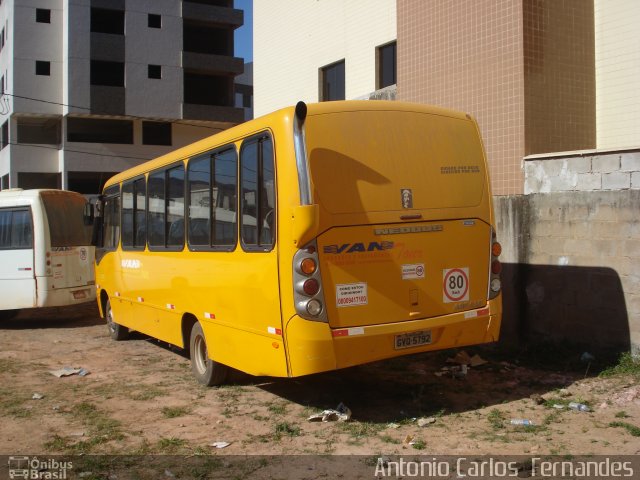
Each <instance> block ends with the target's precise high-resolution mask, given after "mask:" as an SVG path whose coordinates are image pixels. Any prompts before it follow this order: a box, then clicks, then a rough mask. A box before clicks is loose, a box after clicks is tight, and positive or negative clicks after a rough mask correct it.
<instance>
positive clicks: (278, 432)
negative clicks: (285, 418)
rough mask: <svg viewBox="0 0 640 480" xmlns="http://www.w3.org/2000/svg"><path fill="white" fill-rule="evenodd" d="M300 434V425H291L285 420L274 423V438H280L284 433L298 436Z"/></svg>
mask: <svg viewBox="0 0 640 480" xmlns="http://www.w3.org/2000/svg"><path fill="white" fill-rule="evenodd" d="M300 434H301V432H300V427H298V426H297V425H291V424H289V423H287V422H281V423H277V424H276V427H275V432H274V434H273V438H274V439H275V440H280V439H282V437H283V436H284V435H286V436H288V437H299V436H300Z"/></svg>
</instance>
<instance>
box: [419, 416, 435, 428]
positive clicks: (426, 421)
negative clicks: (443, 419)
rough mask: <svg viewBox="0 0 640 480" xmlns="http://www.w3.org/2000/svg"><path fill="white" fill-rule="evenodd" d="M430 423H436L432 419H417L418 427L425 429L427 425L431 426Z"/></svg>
mask: <svg viewBox="0 0 640 480" xmlns="http://www.w3.org/2000/svg"><path fill="white" fill-rule="evenodd" d="M432 423H436V419H435V418H434V417H429V418H419V419H418V426H419V427H426V426H427V425H431V424H432Z"/></svg>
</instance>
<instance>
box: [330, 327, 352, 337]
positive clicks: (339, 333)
mask: <svg viewBox="0 0 640 480" xmlns="http://www.w3.org/2000/svg"><path fill="white" fill-rule="evenodd" d="M331 335H333V336H334V337H346V336H348V335H349V330H347V329H343V330H334V331H333V332H331Z"/></svg>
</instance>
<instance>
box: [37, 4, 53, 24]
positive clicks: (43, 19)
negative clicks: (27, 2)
mask: <svg viewBox="0 0 640 480" xmlns="http://www.w3.org/2000/svg"><path fill="white" fill-rule="evenodd" d="M36 22H38V23H51V10H49V9H47V8H36Z"/></svg>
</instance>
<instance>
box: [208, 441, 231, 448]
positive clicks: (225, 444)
mask: <svg viewBox="0 0 640 480" xmlns="http://www.w3.org/2000/svg"><path fill="white" fill-rule="evenodd" d="M229 445H231V442H213V443H212V444H211V446H212V447H216V448H226V447H228V446H229Z"/></svg>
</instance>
